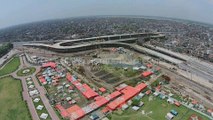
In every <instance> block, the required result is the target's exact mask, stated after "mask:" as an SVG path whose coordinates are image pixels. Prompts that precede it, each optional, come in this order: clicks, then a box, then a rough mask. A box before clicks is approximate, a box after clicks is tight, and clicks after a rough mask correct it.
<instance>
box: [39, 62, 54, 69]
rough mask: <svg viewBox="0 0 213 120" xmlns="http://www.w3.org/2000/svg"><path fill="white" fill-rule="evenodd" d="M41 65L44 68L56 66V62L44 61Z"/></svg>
mask: <svg viewBox="0 0 213 120" xmlns="http://www.w3.org/2000/svg"><path fill="white" fill-rule="evenodd" d="M42 67H44V68H46V67H51V68H56V63H55V62H48V63H44V64H43V65H42Z"/></svg>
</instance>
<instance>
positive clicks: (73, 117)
mask: <svg viewBox="0 0 213 120" xmlns="http://www.w3.org/2000/svg"><path fill="white" fill-rule="evenodd" d="M66 110H67V112H68V113H69V114H70V120H77V119H80V118H82V117H83V116H85V112H84V111H83V110H82V109H81V108H80V107H79V106H78V105H74V106H72V107H70V108H68V109H66Z"/></svg>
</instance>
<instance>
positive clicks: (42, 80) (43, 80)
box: [38, 76, 46, 83]
mask: <svg viewBox="0 0 213 120" xmlns="http://www.w3.org/2000/svg"><path fill="white" fill-rule="evenodd" d="M38 79H39V81H40V82H41V83H44V82H46V80H45V78H44V77H43V76H40V77H38Z"/></svg>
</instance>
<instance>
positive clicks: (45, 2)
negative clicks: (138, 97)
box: [0, 0, 213, 29]
mask: <svg viewBox="0 0 213 120" xmlns="http://www.w3.org/2000/svg"><path fill="white" fill-rule="evenodd" d="M0 2H1V4H0V29H1V28H6V27H10V26H13V25H19V24H24V23H30V22H36V21H43V20H50V19H63V18H70V17H78V16H96V15H140V16H159V17H169V18H179V19H186V20H193V21H199V22H204V23H210V24H213V0H0Z"/></svg>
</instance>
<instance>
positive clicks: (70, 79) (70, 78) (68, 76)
mask: <svg viewBox="0 0 213 120" xmlns="http://www.w3.org/2000/svg"><path fill="white" fill-rule="evenodd" d="M66 78H67V80H68V81H69V82H71V81H72V75H71V74H70V73H67V75H66Z"/></svg>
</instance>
